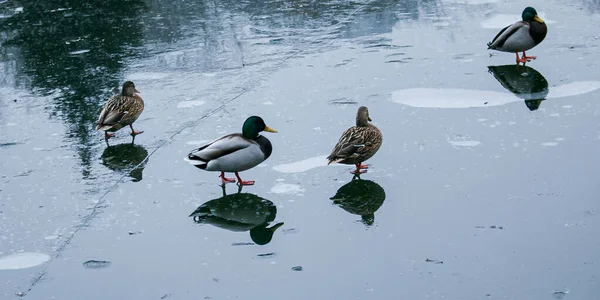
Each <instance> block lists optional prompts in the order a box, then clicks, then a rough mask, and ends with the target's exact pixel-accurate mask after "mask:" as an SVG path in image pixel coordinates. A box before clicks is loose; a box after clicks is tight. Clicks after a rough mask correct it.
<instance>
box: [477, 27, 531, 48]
mask: <svg viewBox="0 0 600 300" xmlns="http://www.w3.org/2000/svg"><path fill="white" fill-rule="evenodd" d="M521 27H529V24H528V23H527V22H523V21H519V22H516V23H514V24H512V25H509V26H506V27H504V28H503V29H502V30H500V32H498V34H497V35H496V37H494V39H493V40H492V41H491V42H489V43H488V44H487V45H488V49H496V48H500V47H502V46H503V45H504V42H506V40H507V39H508V38H509V37H510V36H511V35H513V34H514V33H515V32H517V30H519V29H520V28H521Z"/></svg>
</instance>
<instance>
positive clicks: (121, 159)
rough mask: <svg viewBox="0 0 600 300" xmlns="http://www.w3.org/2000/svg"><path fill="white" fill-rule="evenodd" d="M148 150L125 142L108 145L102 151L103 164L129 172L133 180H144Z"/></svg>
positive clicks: (116, 169) (118, 170)
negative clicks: (143, 174) (143, 173)
mask: <svg viewBox="0 0 600 300" xmlns="http://www.w3.org/2000/svg"><path fill="white" fill-rule="evenodd" d="M146 157H148V151H146V149H145V148H144V147H143V146H140V145H136V144H134V143H133V140H132V141H131V143H124V144H118V145H113V146H109V147H106V149H104V152H102V157H101V158H102V164H103V165H105V166H106V167H107V168H109V169H111V170H113V171H117V172H127V173H128V175H129V176H130V177H131V178H132V181H134V182H138V181H140V180H142V172H143V171H144V166H145V165H146V162H147V160H146Z"/></svg>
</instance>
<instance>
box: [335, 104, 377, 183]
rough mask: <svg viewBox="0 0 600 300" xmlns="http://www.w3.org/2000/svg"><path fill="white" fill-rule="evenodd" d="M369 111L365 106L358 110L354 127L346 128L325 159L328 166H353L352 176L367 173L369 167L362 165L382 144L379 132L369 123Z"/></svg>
mask: <svg viewBox="0 0 600 300" xmlns="http://www.w3.org/2000/svg"><path fill="white" fill-rule="evenodd" d="M369 121H371V118H370V117H369V109H368V108H367V107H365V106H361V107H360V108H358V112H357V113H356V126H352V127H350V128H348V129H347V130H346V131H344V133H343V134H342V136H341V137H340V139H339V141H338V142H337V144H336V145H335V147H334V148H333V151H331V154H330V155H329V156H328V157H327V159H328V160H329V163H328V165H329V164H331V163H342V164H347V165H350V164H354V165H356V170H354V171H353V172H351V173H352V174H362V173H365V172H367V170H366V169H368V168H369V165H363V164H362V163H363V162H364V161H366V160H367V159H369V158H371V157H372V156H373V155H375V153H376V152H377V150H379V147H381V144H382V142H383V136H382V135H381V131H379V129H378V128H377V127H375V125H373V124H371V123H369Z"/></svg>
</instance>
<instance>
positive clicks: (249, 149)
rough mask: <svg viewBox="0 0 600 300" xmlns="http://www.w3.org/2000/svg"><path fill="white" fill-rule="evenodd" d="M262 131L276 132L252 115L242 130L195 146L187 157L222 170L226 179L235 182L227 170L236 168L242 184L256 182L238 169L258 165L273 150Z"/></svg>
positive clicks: (200, 165)
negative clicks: (245, 178) (240, 173)
mask: <svg viewBox="0 0 600 300" xmlns="http://www.w3.org/2000/svg"><path fill="white" fill-rule="evenodd" d="M262 131H266V132H273V133H275V132H277V130H275V129H271V128H269V127H268V126H267V125H266V124H265V121H264V120H263V119H262V118H261V117H258V116H251V117H249V118H248V119H246V121H245V122H244V125H243V126H242V133H232V134H228V135H226V136H223V137H220V138H218V139H216V140H214V141H212V142H210V143H208V144H206V145H204V146H202V147H200V148H198V149H195V150H192V151H191V152H190V153H189V154H188V156H187V161H188V162H189V163H191V164H192V165H194V166H196V167H197V168H199V169H202V170H206V171H219V172H221V175H220V176H219V177H221V181H222V182H223V183H228V182H235V179H234V178H227V177H225V172H234V173H235V176H236V177H237V179H238V184H240V185H253V184H254V181H253V180H249V181H244V180H242V178H240V175H239V174H238V173H239V172H242V171H246V170H248V169H251V168H254V167H256V166H257V165H258V164H260V163H262V162H263V161H265V160H266V159H267V158H269V156H271V153H272V152H273V146H272V145H271V142H270V141H269V139H267V138H266V137H264V136H262V135H260V134H259V133H260V132H262Z"/></svg>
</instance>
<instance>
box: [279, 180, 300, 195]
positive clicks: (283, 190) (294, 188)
mask: <svg viewBox="0 0 600 300" xmlns="http://www.w3.org/2000/svg"><path fill="white" fill-rule="evenodd" d="M271 192H272V193H275V194H300V193H302V192H304V189H303V188H302V187H300V186H299V185H297V184H291V183H284V182H278V183H276V184H275V185H274V186H273V187H272V188H271Z"/></svg>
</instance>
